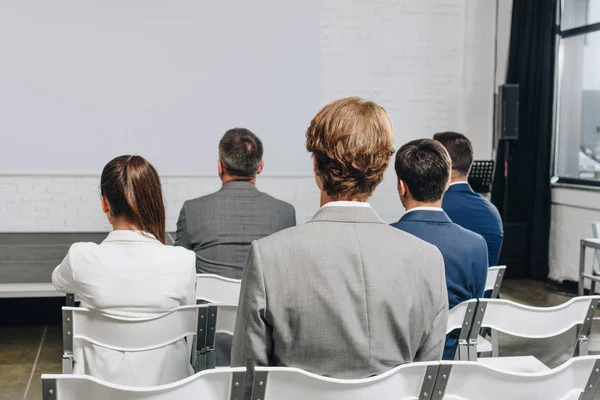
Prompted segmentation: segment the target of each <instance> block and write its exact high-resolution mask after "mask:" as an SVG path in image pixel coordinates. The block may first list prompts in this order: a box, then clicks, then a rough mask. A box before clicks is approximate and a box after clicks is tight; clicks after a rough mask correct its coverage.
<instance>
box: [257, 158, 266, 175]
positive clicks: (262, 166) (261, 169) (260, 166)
mask: <svg viewBox="0 0 600 400" xmlns="http://www.w3.org/2000/svg"><path fill="white" fill-rule="evenodd" d="M264 168H265V160H260V165H259V166H258V170H257V171H256V175H258V174H260V173H261V172H262V171H263V169H264Z"/></svg>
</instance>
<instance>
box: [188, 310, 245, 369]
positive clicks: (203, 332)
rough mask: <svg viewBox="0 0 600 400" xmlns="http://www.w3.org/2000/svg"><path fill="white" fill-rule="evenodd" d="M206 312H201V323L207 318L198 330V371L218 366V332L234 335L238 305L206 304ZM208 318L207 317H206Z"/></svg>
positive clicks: (196, 363)
mask: <svg viewBox="0 0 600 400" xmlns="http://www.w3.org/2000/svg"><path fill="white" fill-rule="evenodd" d="M205 306H206V307H207V308H206V310H205V311H203V312H205V314H203V312H201V313H200V323H202V321H205V320H206V324H205V325H204V328H200V329H199V332H198V337H197V340H198V345H197V346H196V347H197V348H198V349H201V350H200V351H199V352H198V353H197V355H198V358H197V359H196V362H195V366H196V371H201V370H204V369H211V368H215V367H216V355H215V340H216V335H217V333H221V334H227V335H229V336H233V331H234V329H235V319H236V317H237V305H235V306H232V305H223V304H205ZM205 318H206V319H205Z"/></svg>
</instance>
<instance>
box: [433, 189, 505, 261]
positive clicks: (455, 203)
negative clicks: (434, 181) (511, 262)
mask: <svg viewBox="0 0 600 400" xmlns="http://www.w3.org/2000/svg"><path fill="white" fill-rule="evenodd" d="M442 208H443V209H444V211H446V214H448V216H449V217H450V219H451V220H452V222H454V223H455V224H458V225H460V226H462V227H463V228H465V229H468V230H470V231H473V232H475V233H478V234H480V235H481V236H483V238H484V239H485V241H486V242H487V246H488V261H489V262H490V266H493V265H497V264H498V258H500V250H501V249H502V239H503V236H504V232H503V229H502V218H500V213H499V212H498V209H497V208H496V206H494V205H493V204H492V203H490V202H489V201H488V200H486V199H484V198H483V197H482V196H481V195H480V194H479V193H475V192H474V191H473V190H472V189H471V186H470V185H469V184H468V183H459V184H457V185H452V186H450V187H449V188H448V191H447V192H446V194H444V200H443V202H442Z"/></svg>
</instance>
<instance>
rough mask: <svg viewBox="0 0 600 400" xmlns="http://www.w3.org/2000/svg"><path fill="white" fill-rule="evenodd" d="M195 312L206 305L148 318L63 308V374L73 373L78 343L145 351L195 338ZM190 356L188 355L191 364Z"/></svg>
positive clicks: (177, 309) (183, 308)
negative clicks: (190, 337) (74, 355)
mask: <svg viewBox="0 0 600 400" xmlns="http://www.w3.org/2000/svg"><path fill="white" fill-rule="evenodd" d="M199 310H208V306H207V305H191V306H182V307H178V308H176V309H174V310H172V311H169V312H167V313H165V314H160V315H156V316H152V317H149V318H123V317H115V316H107V315H105V314H102V313H99V312H97V311H91V310H88V309H86V308H81V307H63V308H62V318H63V321H62V322H63V373H71V372H72V371H73V362H74V359H73V353H74V351H75V350H76V349H75V346H77V344H78V343H79V341H77V340H75V339H80V340H85V341H87V342H89V343H93V344H95V345H98V346H101V347H105V348H108V349H112V350H116V351H129V352H135V351H146V350H152V349H156V348H160V347H164V346H166V345H168V344H171V343H174V342H177V341H178V340H181V339H183V338H184V337H187V336H196V332H197V330H198V329H199V324H198V321H199V319H198V314H199ZM194 356H195V352H194V354H191V355H190V360H191V361H193V360H194Z"/></svg>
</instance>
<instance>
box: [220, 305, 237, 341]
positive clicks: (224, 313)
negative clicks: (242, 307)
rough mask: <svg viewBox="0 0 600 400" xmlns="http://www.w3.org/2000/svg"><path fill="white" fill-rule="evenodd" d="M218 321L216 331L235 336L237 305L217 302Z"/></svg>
mask: <svg viewBox="0 0 600 400" xmlns="http://www.w3.org/2000/svg"><path fill="white" fill-rule="evenodd" d="M216 306H217V310H218V311H217V323H216V328H215V331H216V333H227V334H228V335H231V336H233V330H234V329H235V319H236V317H237V305H235V306H227V305H222V304H217V305H216Z"/></svg>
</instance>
